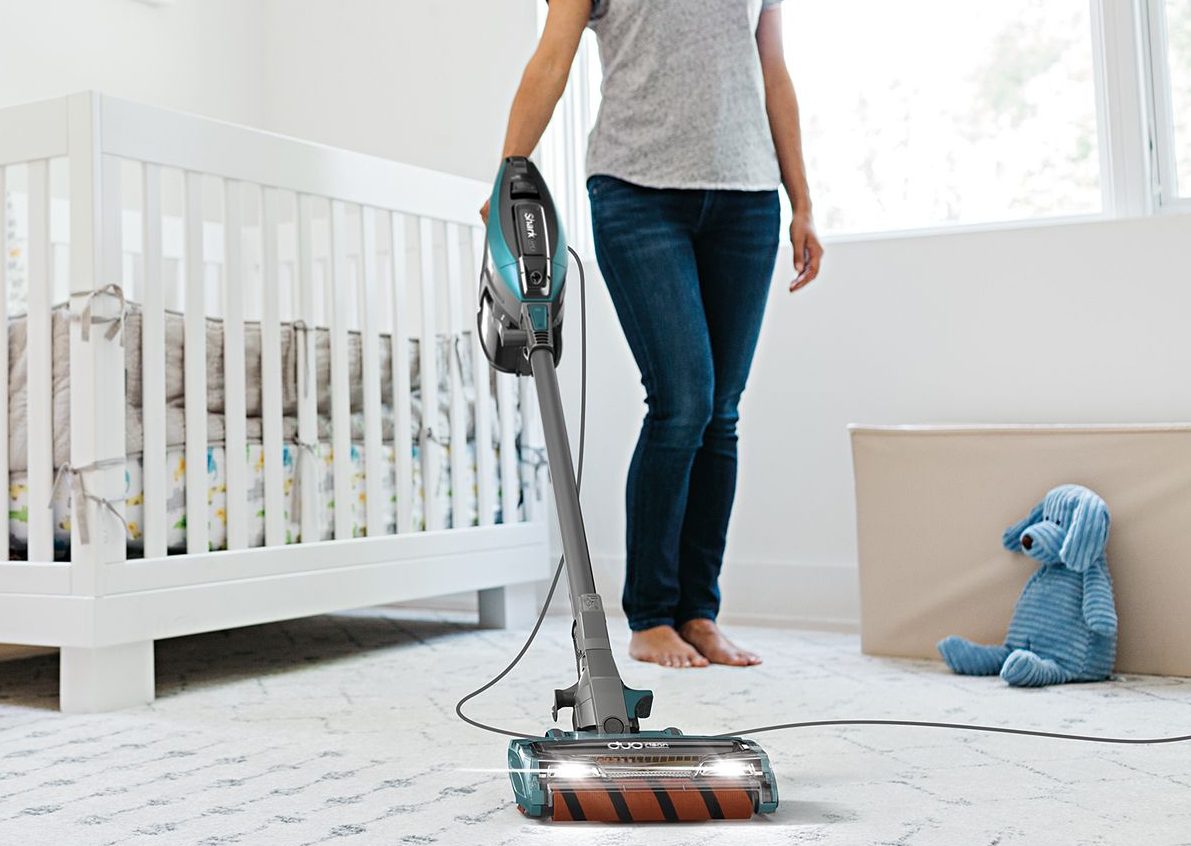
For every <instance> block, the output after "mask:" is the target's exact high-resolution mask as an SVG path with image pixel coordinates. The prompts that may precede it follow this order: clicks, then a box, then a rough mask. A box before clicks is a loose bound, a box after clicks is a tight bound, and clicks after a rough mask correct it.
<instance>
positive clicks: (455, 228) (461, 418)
mask: <svg viewBox="0 0 1191 846" xmlns="http://www.w3.org/2000/svg"><path fill="white" fill-rule="evenodd" d="M446 227H447V240H446V250H447V309H448V331H449V332H450V338H449V340H448V343H449V344H450V349H449V352H448V356H447V368H448V372H449V374H450V382H449V384H450V386H451V447H450V458H451V514H452V515H453V520H452V525H453V526H454V527H455V528H459V527H461V526H467V525H470V517H469V516H468V513H467V512H468V508H467V502H468V500H469V498H470V489H469V486H468V485H465V484H464V481H465V480H466V479H467V465H468V464H470V460H469V459H468V455H467V398H466V397H465V396H464V395H463V371H462V366H461V362H460V360H459V355H458V347H457V346H456V345H457V344H459V343H461V342H462V337H463V302H462V298H463V267H462V259H463V256H462V254H461V250H462V243H461V242H462V238H461V233H460V229H461V228H462V226H461V225H460V224H457V223H448V224H447V225H446Z"/></svg>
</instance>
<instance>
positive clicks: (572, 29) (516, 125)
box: [480, 0, 592, 222]
mask: <svg viewBox="0 0 1191 846" xmlns="http://www.w3.org/2000/svg"><path fill="white" fill-rule="evenodd" d="M591 4H592V0H552V2H551V3H550V10H549V11H548V12H547V13H546V26H545V27H544V29H543V30H542V37H541V38H540V39H539V40H538V47H537V49H536V50H535V51H534V54H533V56H532V57H531V58H530V60H529V64H527V65H526V66H525V72H524V73H523V74H522V75H521V84H520V85H519V86H518V87H517V95H516V96H515V97H514V98H513V106H512V108H511V109H510V110H509V125H508V129H507V130H506V131H505V146H504V152H503V153H502V154H501V158H507V157H508V156H528V155H529V154H530V153H532V152H533V151H534V148H535V147H537V146H538V142H539V141H540V140H542V133H543V132H545V131H546V125H547V124H548V123H550V116H551V115H552V114H554V107H555V106H556V105H558V99H559V98H560V97H561V96H562V92H563V91H564V90H566V87H567V77H569V76H570V73H571V63H572V62H573V61H574V60H575V52H576V51H577V50H578V49H579V39H581V38H582V37H583V29H584V27H586V26H587V20H588V18H590V17H591ZM480 216H481V217H483V218H484V220H485V222H487V220H488V204H487V203H484V208H483V209H481V210H480Z"/></svg>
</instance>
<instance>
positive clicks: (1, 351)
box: [0, 164, 11, 561]
mask: <svg viewBox="0 0 1191 846" xmlns="http://www.w3.org/2000/svg"><path fill="white" fill-rule="evenodd" d="M6 175H7V174H6V168H5V167H4V165H2V164H0V483H2V484H3V485H4V488H3V490H5V491H7V490H8V250H9V247H8V203H7V202H6V199H7V196H8V195H7V194H6V193H5V192H6V190H7V185H6V180H5V177H6ZM6 496H7V494H6ZM10 501H11V500H9V499H6V500H5V504H6V505H8V504H9V503H10ZM8 510H9V509H8V508H6V509H5V511H6V512H7V511H8ZM8 539H9V535H8V533H7V532H5V535H4V537H3V538H0V548H2V549H3V551H4V560H5V561H7V560H8V557H9V553H10V550H9V545H8Z"/></svg>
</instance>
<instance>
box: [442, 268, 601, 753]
mask: <svg viewBox="0 0 1191 846" xmlns="http://www.w3.org/2000/svg"><path fill="white" fill-rule="evenodd" d="M567 252H569V253H570V254H571V257H572V258H574V259H575V264H576V265H577V266H578V268H579V335H580V341H579V360H580V367H579V385H580V387H579V458H578V461H577V462H576V468H575V486H576V487H577V488H578V489H579V490H580V491H582V490H583V452H584V447H585V446H586V445H587V276H586V274H585V273H584V272H583V259H581V258H579V254H578V253H577V252H575V250H574V249H573V248H572V247H570V246H568V247H567ZM563 563H564V560H563V557H562V556H561V555H560V556H559V557H558V566H556V567H555V568H554V578H553V579H551V581H550V589H549V590H547V591H546V599H545V601H543V602H542V610H541V611H539V612H538V619H537V621H536V622H535V623H534V624H533V628H532V629H530V631H529V637H527V638H526V639H525V643H523V644H522V645H521V649H520V651H518V653H517V654H516V655H514V656H513V660H512V661H510V662H509V663H508V665H506V666H505V668H504V669H503V670H501V671H500V672H499V673H497V674H496V675H495V676H493V677H492V678H491V679H489V680H488V681H487V682H485V683H484V684H483V685H481V686H480V687H477V688H476V689H475V690H473V691H472V692H471V693H469V694H467V695H466V696H464V697H463V698H462V699H460V700H459V701H458V702H456V703H455V715H456V716H457V717H459V719H461V720H463V722H465V723H467V724H468V725H471V726H475V727H476V728H478V729H483V730H484V731H490V732H492V733H493V734H503V735H507V736H508V737H519V738H528V739H530V740H532V739H534V738H535V737H537V735H532V734H524V733H523V732H519V731H510V730H509V729H503V728H499V727H497V726H490V725H488V724H487V723H481V722H479V721H478V720H473V719H472V718H471V717H469V716H467V714H465V713H463V706H464V705H466V704H467V703H468V702H469V701H471V700H472V699H475V698H476V697H477V696H479V695H480V694H481V693H483V692H485V691H486V690H489V689H490V688H492V687H494V686H495V685H497V684H498V683H500V681H501V679H503V678H504V677H505V676H507V675H508V674H509V673H511V672H512V671H513V668H514V667H516V666H517V665H518V664H519V663H521V659H522V658H523V657H525V653H526V652H528V651H529V647H530V646H532V645H533V641H534V638H536V637H537V636H538V630H539V629H540V628H542V623H543V622H545V620H546V613H547V612H548V611H549V610H550V602H551V600H552V599H554V591H555V590H556V589H557V588H558V580H559V579H560V578H562V568H563Z"/></svg>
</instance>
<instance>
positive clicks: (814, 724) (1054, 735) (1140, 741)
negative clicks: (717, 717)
mask: <svg viewBox="0 0 1191 846" xmlns="http://www.w3.org/2000/svg"><path fill="white" fill-rule="evenodd" d="M822 726H909V727H911V728H938V729H951V730H955V731H979V732H986V733H991V734H1018V735H1024V736H1026V737H1046V738H1050V739H1052V740H1082V741H1086V742H1088V743H1125V744H1132V745H1137V746H1146V745H1154V744H1158V743H1183V742H1185V741H1188V740H1191V734H1184V735H1180V736H1178V737H1097V736H1095V735H1087V734H1063V733H1061V732H1054V731H1033V730H1031V729H1018V728H1003V727H1001V726H981V725H970V724H968V723H933V722H925V721H918V720H810V721H807V722H802V723H777V724H775V725H771V726H758V727H756V728H751V729H744V730H743V731H731V732H724V733H723V734H717V735H715V737H737V736H743V735H746V734H760V733H761V732H764V731H782V730H785V729H800V728H819V727H822Z"/></svg>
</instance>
